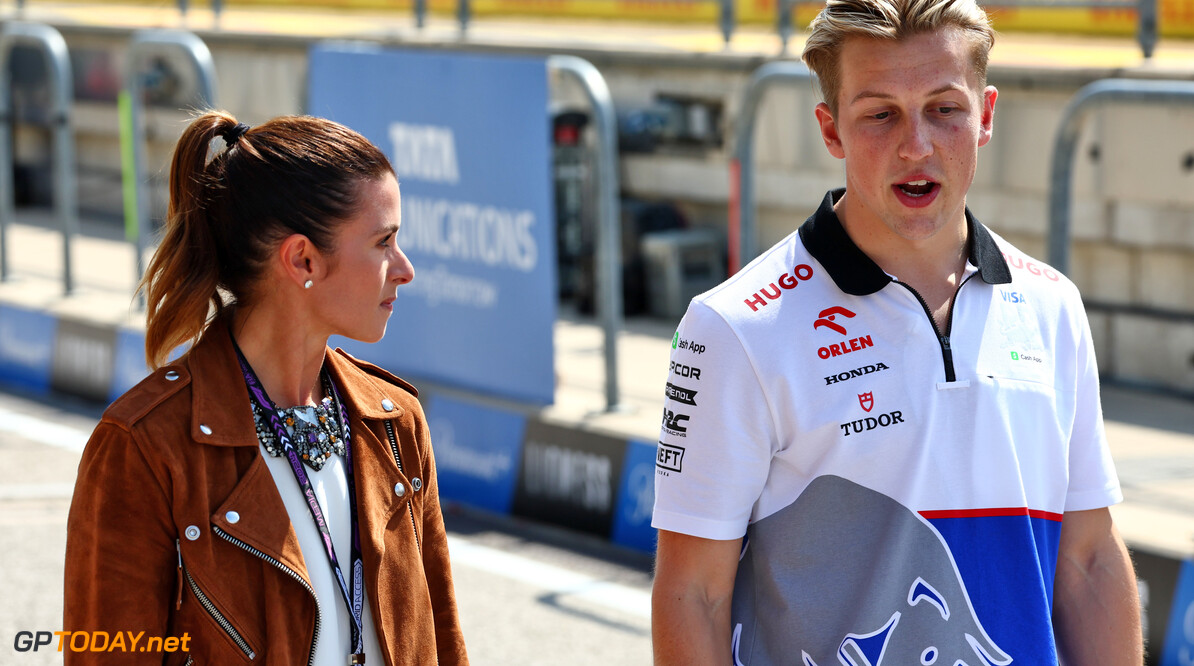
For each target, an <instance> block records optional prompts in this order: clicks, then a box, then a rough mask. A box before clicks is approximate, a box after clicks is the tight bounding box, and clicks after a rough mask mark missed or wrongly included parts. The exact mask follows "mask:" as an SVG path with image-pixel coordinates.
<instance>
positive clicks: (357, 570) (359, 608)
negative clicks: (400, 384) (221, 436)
mask: <svg viewBox="0 0 1194 666" xmlns="http://www.w3.org/2000/svg"><path fill="white" fill-rule="evenodd" d="M232 345H233V347H235V348H236V357H237V359H238V360H239V361H240V369H241V371H242V372H243V374H244V376H245V385H246V386H247V387H248V389H249V396H250V397H251V398H252V400H253V401H254V402H256V403H257V406H258V407H260V408H261V411H263V412H265V415H266V417H267V419H268V420H269V424H270V428H271V429H272V430H273V432H274V437H276V438H277V440H278V444H279V445H280V446H281V447H282V449H283V451H285V453H286V459H287V460H289V461H290V471H292V472H294V479H295V481H298V484H299V488H301V489H302V491H303V495H304V496H305V497H306V498H307V508H308V509H310V510H311V519H312V520H314V521H315V527H316V528H317V529H318V530H319V535H320V536H321V537H323V547H324V550H325V551H326V553H327V556H328V562H329V563H330V564H331V565H332V571H333V572H334V573H335V574H336V582H337V583H339V584H340V594H341V596H343V597H344V603H345V604H346V605H347V606H348V612H349V613H351V614H352V627H351V629H352V632H351V638H352V646H353V647H352V651H353V654H351V655H349V657H348V663H349V664H363V663H365V644H364V638H363V634H364V630H363V628H362V622H363V618H364V596H365V581H364V577H365V567H364V564H363V562H362V561H361V537H360V533H359V530H358V529H357V492H356V483H355V481H353V475H352V437H351V436H350V433H349V430H348V412H347V410H345V409H344V403H343V402H341V400H340V392H339V391H338V390H337V389H336V385H335V383H333V382H330V381H329V382H328V385H329V386H331V387H332V398H333V400H334V401H335V404H336V408H337V411H338V412H339V415H340V423H341V427H342V428H343V431H344V433H343V434H344V469H345V475H346V476H347V477H348V478H347V480H348V506H349V520H350V522H351V525H350V529H351V530H352V588H351V592H350V590H349V585H348V583H347V582H346V581H345V580H344V572H343V571H341V569H340V562H339V560H337V559H336V548H335V547H334V546H333V545H332V534H331V532H329V531H328V524H327V520H325V519H324V517H323V509H321V508H320V507H319V500H318V499H317V498H316V497H315V489H314V488H312V487H311V480H310V479H309V478H307V472H306V470H305V469H304V468H303V463H302V461H301V460H299V456H298V451H296V450H295V448H294V444H293V443H292V442H291V441H290V434H289V433H287V432H286V428H285V426H283V425H282V416H281V414H279V413H278V408H277V406H276V405H274V402H273V401H272V400H270V398H269V396H268V395H266V393H265V387H264V386H262V385H261V380H260V379H258V378H257V374H256V373H255V372H253V368H252V367H250V366H249V362H248V361H247V360H245V355H244V354H243V353H241V351H240V347H239V346H238V345H237V344H236V341H235V340H233V342H232Z"/></svg>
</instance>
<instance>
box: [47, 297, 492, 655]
mask: <svg viewBox="0 0 1194 666" xmlns="http://www.w3.org/2000/svg"><path fill="white" fill-rule="evenodd" d="M325 367H326V368H328V370H329V371H330V373H331V376H332V378H333V380H334V381H335V382H336V385H337V386H338V387H339V389H340V392H341V396H342V398H343V400H344V403H345V406H346V407H347V409H348V413H349V426H350V428H351V432H352V452H353V465H354V467H355V468H356V469H355V477H356V487H357V491H356V492H357V502H358V504H359V506H358V516H359V521H360V531H361V550H362V556H363V558H364V567H365V575H364V580H365V586H366V590H367V591H368V599H369V603H370V604H371V606H370V608H371V609H372V612H373V619H374V622H375V625H376V627H377V633H378V640H379V642H380V644H381V649H382V652H383V653H384V654H382V655H372V654H370V655H366V658H367V660H368V663H369V664H395V665H397V664H410V665H412V666H413V665H420V666H421V665H425V664H436V663H438V664H441V665H444V666H446V665H448V664H467V663H468V657H467V656H466V654H465V648H464V639H463V636H462V635H461V632H460V625H459V621H458V617H457V613H456V602H455V599H454V597H453V591H452V574H451V569H450V565H449V562H448V543H447V537H446V533H445V531H444V523H443V516H442V515H441V513H440V504H439V496H438V490H437V486H436V477H435V461H434V460H433V458H432V455H431V442H430V436H429V434H428V430H427V423H426V419H425V418H424V415H423V410H422V408H421V407H420V405H419V402H418V401H417V400H416V399H415V389H414V388H413V387H412V386H410V385H409V384H407V383H406V382H404V381H402V380H401V379H398V378H397V377H394V376H393V375H391V374H389V373H387V372H386V371H384V370H381V369H380V368H377V367H376V366H373V365H370V364H368V363H364V362H361V361H358V360H356V359H354V358H352V357H351V356H349V355H348V354H346V353H345V352H343V351H341V350H339V349H337V350H336V351H328V352H327V355H326V360H325ZM310 557H314V558H317V559H319V560H320V561H321V562H322V561H323V558H324V557H325V556H324V555H323V554H322V553H319V554H314V555H311V556H310ZM65 583H66V587H65V612H64V629H65V630H66V631H77V630H86V631H97V630H99V631H106V632H108V634H109V635H110V636H115V635H116V634H117V633H118V632H132V634H127V633H126V634H124V637H125V643H126V644H128V643H130V642H131V638H132V636H136V635H137V634H138V633H139V632H142V631H143V632H145V633H144V635H143V636H142V638H141V639H140V642H139V644H138V645H137V646H136V647H135V648H131V649H132V650H134V651H133V652H129V653H126V652H123V651H121V650H119V649H118V650H116V651H115V652H106V653H96V652H84V653H72V652H70V651H69V650H68V651H66V652H64V656H65V658H66V663H68V664H71V663H105V664H106V663H120V664H126V663H128V664H131V663H137V664H144V663H167V664H191V663H194V664H217V665H221V666H223V665H234V664H246V663H252V664H278V665H285V666H301V665H303V664H307V663H309V660H310V655H311V653H312V649H313V643H314V642H315V641H317V640H318V633H319V626H320V624H321V622H327V620H326V619H323V618H321V617H319V611H318V609H317V606H316V602H315V597H314V595H313V593H312V592H311V591H310V583H309V580H308V577H307V567H306V566H305V565H304V560H303V555H302V553H301V552H300V551H299V545H298V540H297V537H296V536H295V533H294V529H293V528H292V527H291V524H290V519H289V518H288V516H287V514H286V508H285V506H284V505H283V504H282V498H281V496H280V495H279V494H278V489H277V487H276V486H275V484H274V480H273V477H272V476H271V475H270V471H269V469H268V468H267V467H266V464H265V461H264V460H263V459H262V457H261V456H260V455H259V452H258V444H257V434H256V431H255V429H254V425H253V417H252V412H251V410H250V408H249V394H248V391H247V389H246V388H245V382H244V380H243V378H242V377H241V373H240V368H239V365H238V364H237V360H236V354H235V352H234V350H233V347H232V342H231V338H230V336H229V334H228V332H227V326H226V324H224V323H223V322H222V321H221V320H217V321H216V322H214V323H213V324H212V325H211V327H210V328H209V329H208V331H207V333H206V334H205V335H204V337H203V339H202V340H201V341H200V342H199V343H198V344H197V345H196V346H195V347H194V348H193V349H192V350H191V351H190V353H188V354H187V355H186V356H185V357H183V359H182V360H181V361H180V362H178V363H177V364H175V365H172V366H169V367H165V368H162V369H160V370H158V371H157V372H155V373H153V374H152V375H150V376H149V377H147V378H146V379H145V380H144V381H142V382H141V383H140V384H138V385H137V386H136V387H134V388H133V389H132V390H130V391H129V392H128V393H126V394H125V395H124V396H122V397H121V398H120V399H118V400H117V401H116V402H114V403H113V404H112V405H111V406H110V407H109V408H108V410H107V411H106V412H105V413H104V416H103V419H102V420H101V421H100V424H99V425H98V426H97V427H96V429H95V432H94V434H92V436H91V440H90V442H88V444H87V448H86V450H85V451H84V452H83V459H82V462H81V463H80V465H79V477H78V481H77V483H76V485H75V494H74V499H73V501H72V503H71V509H70V518H69V522H68V527H67V544H66V581H65ZM325 631H326V629H325ZM184 635H185V636H186V637H188V639H189V640H187V641H186V642H185V644H183V645H179V646H178V647H177V649H176V650H175V651H174V652H166V651H153V652H140V651H139V650H140V649H141V648H142V647H144V646H146V645H147V644H148V643H147V641H148V639H150V638H152V637H158V636H160V637H163V638H167V637H177V638H180V639H181V638H183V637H184ZM148 645H150V648H151V649H153V648H154V647H155V646H154V645H152V644H148ZM157 645H158V646H161V645H162V643H160V642H159V643H158V644H157ZM184 645H185V647H184ZM169 646H170V644H166V647H169ZM345 662H347V655H345Z"/></svg>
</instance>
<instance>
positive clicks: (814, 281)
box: [653, 0, 1142, 666]
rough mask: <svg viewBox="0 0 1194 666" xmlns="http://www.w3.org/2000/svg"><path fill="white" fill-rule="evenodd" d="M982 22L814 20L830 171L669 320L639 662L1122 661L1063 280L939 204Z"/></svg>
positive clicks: (1114, 549)
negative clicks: (833, 168) (791, 216)
mask: <svg viewBox="0 0 1194 666" xmlns="http://www.w3.org/2000/svg"><path fill="white" fill-rule="evenodd" d="M992 42H993V34H992V32H991V29H990V27H989V26H988V23H987V18H986V15H985V14H984V13H983V12H982V10H980V9H979V8H978V6H977V5H976V4H975V3H974V0H830V2H829V4H828V5H827V7H826V8H825V10H824V11H822V12H821V14H820V16H819V17H818V18H817V20H816V21H814V23H813V26H812V35H811V36H810V38H809V41H808V44H807V47H806V49H805V52H804V58H805V61H806V62H807V63H808V64H809V67H810V68H811V69H812V70H813V71H815V72H816V73H817V75H818V76H819V78H820V82H821V86H822V92H823V94H824V96H825V102H824V103H822V104H819V105H818V106H817V109H816V116H817V120H818V122H819V124H820V129H821V135H822V138H823V139H824V142H825V146H826V148H827V149H828V150H829V152H830V153H831V154H832V155H834V156H835V157H837V158H839V159H842V160H844V161H845V166H846V187H845V189H844V190H836V191H833V192H830V193H829V194H827V195H826V198H825V200H824V202H823V203H822V205H821V207H820V209H819V210H818V211H817V212H816V213H814V214H813V215H812V217H810V218H809V219H808V221H806V222H805V223H804V224H803V225H802V226H801V227H800V229H799V230H798V231H797V232H796V233H793V234H792V235H791V236H789V237H788V238H787V239H785V240H784V241H782V242H780V243H779V244H777V245H776V246H775V247H773V248H771V249H770V250H768V251H767V252H765V253H764V254H763V255H762V256H760V257H759V258H758V259H756V260H755V261H753V262H752V263H751V264H750V265H749V266H747V267H746V268H744V269H743V270H742V271H741V272H740V273H738V274H737V275H735V276H734V277H733V278H731V279H730V280H728V281H726V282H725V283H724V284H722V285H721V286H719V287H717V288H716V289H714V290H712V291H710V292H707V293H706V294H703V295H701V296H699V297H697V298H696V299H694V300H693V303H692V304H691V305H690V307H689V310H688V313H687V314H686V315H685V317H684V320H683V321H682V322H681V324H680V328H679V330H678V331H677V336H676V340H675V341H674V343H673V353H672V361H673V363H672V367H673V368H683V367H688V368H694V367H699V368H700V372H699V374H698V373H693V372H691V371H690V372H689V373H688V375H686V376H684V377H681V376H679V375H677V374H675V372H674V371H673V374H672V375H671V376H669V379H668V385H667V398H668V406H667V409H668V410H671V411H673V412H675V414H676V416H675V418H673V419H670V420H668V421H667V422H666V423H665V424H664V427H663V431H662V433H661V435H660V444H659V456H658V458H657V461H658V462H657V476H656V505H655V515H654V521H653V524H654V525H655V526H656V527H657V528H659V529H660V533H659V550H658V558H657V571H656V579H655V589H654V598H653V635H654V643H655V656H656V662H657V663H660V664H684V665H693V664H726V663H733V664H796V665H797V666H830V665H833V666H837V665H839V664H846V665H848V666H862V665H864V664H865V665H869V666H916V665H917V664H921V665H925V666H927V665H930V664H936V665H939V666H955V665H956V664H959V663H961V664H968V665H970V666H979V665H990V664H999V665H1003V664H1013V663H1014V664H1055V663H1057V662H1058V660H1059V659H1064V660H1065V661H1066V662H1067V663H1070V664H1080V665H1082V666H1087V665H1091V664H1108V665H1115V666H1120V665H1126V664H1139V663H1141V660H1142V646H1141V632H1140V620H1139V610H1138V602H1137V597H1136V590H1135V584H1134V579H1133V576H1132V571H1131V567H1130V563H1129V561H1128V558H1127V553H1126V550H1125V548H1124V545H1123V542H1122V541H1121V540H1120V538H1119V536H1118V535H1117V533H1116V531H1115V528H1114V526H1113V524H1112V522H1111V518H1110V514H1109V513H1108V510H1107V507H1108V506H1110V505H1111V504H1114V503H1116V502H1118V501H1120V500H1121V499H1122V494H1121V492H1120V489H1119V484H1118V480H1117V478H1116V475H1115V471H1114V469H1113V467H1112V463H1111V458H1110V455H1109V453H1108V449H1107V444H1106V439H1105V436H1104V432H1103V424H1102V414H1101V410H1100V406H1099V388H1098V374H1097V367H1096V365H1095V359H1094V352H1093V347H1092V344H1091V340H1090V331H1089V325H1088V324H1087V321H1086V315H1085V313H1084V312H1083V309H1082V305H1081V301H1080V299H1079V297H1078V293H1077V291H1076V289H1075V288H1074V286H1073V285H1072V284H1071V283H1070V282H1069V281H1068V280H1066V279H1065V278H1064V277H1063V276H1061V275H1059V274H1058V273H1057V272H1056V271H1054V270H1053V269H1051V268H1049V267H1047V266H1044V265H1043V264H1040V263H1039V262H1036V261H1034V260H1032V259H1031V258H1029V257H1027V256H1025V255H1024V254H1023V253H1021V252H1020V251H1019V250H1017V249H1016V248H1014V247H1012V246H1011V245H1010V244H1008V243H1007V242H1006V241H1004V240H1003V239H1001V238H1000V237H998V236H997V235H996V234H994V233H993V232H991V231H989V230H987V229H986V228H985V227H984V226H983V225H982V224H981V223H980V222H978V220H977V219H975V218H974V217H973V216H972V215H971V214H970V212H969V211H968V210H967V208H966V193H967V190H968V189H969V187H970V184H971V182H972V181H973V179H974V173H975V168H976V164H977V160H978V150H979V148H980V147H982V146H984V145H986V144H987V143H988V142H989V141H990V139H991V133H992V126H993V119H994V111H995V101H996V99H997V97H998V92H997V91H996V90H995V88H994V87H991V86H988V85H987V84H986V63H987V54H988V51H989V49H990V48H991V45H992ZM681 416H683V417H684V418H680V417H681Z"/></svg>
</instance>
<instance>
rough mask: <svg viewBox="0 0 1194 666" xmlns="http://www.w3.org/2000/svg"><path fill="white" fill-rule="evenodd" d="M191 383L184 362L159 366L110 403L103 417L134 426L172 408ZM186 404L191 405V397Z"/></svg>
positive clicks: (130, 426) (119, 423)
mask: <svg viewBox="0 0 1194 666" xmlns="http://www.w3.org/2000/svg"><path fill="white" fill-rule="evenodd" d="M190 384H191V376H190V373H189V372H188V370H187V367H186V365H185V364H175V365H169V366H165V367H162V368H158V369H157V370H155V371H153V372H151V373H150V374H149V375H148V376H146V377H145V378H144V379H142V380H141V381H140V382H138V383H137V384H136V385H135V386H133V388H131V389H129V390H128V391H126V392H125V393H124V395H121V396H120V397H119V398H117V399H116V400H115V401H113V402H112V404H110V405H108V408H107V409H106V410H104V415H103V419H102V420H103V421H107V422H109V423H113V424H115V425H118V426H123V427H125V428H132V427H134V426H135V425H137V424H138V423H139V422H141V421H143V420H145V419H146V418H151V417H154V416H157V415H159V414H162V413H163V412H164V411H169V410H168V408H169V407H170V406H171V405H172V404H174V403H175V402H177V401H178V400H179V398H180V397H181V396H180V394H181V393H183V392H184V389H186V388H187V387H189V386H190ZM185 404H187V405H189V401H186V402H185Z"/></svg>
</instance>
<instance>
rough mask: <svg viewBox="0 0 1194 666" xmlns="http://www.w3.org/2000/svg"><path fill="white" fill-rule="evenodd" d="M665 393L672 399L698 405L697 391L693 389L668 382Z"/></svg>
mask: <svg viewBox="0 0 1194 666" xmlns="http://www.w3.org/2000/svg"><path fill="white" fill-rule="evenodd" d="M665 393H666V394H667V397H668V398H669V399H670V400H674V401H675V402H679V403H682V404H685V405H692V406H693V407H696V394H697V392H696V391H694V390H692V389H687V388H684V387H683V386H676V385H675V384H673V383H671V382H668V383H667V389H666V391H665Z"/></svg>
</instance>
